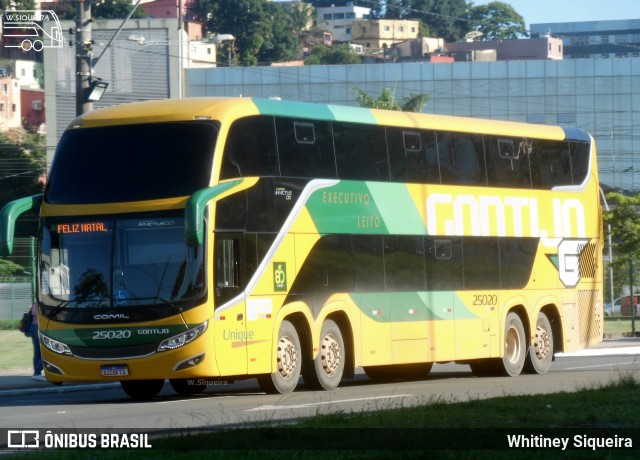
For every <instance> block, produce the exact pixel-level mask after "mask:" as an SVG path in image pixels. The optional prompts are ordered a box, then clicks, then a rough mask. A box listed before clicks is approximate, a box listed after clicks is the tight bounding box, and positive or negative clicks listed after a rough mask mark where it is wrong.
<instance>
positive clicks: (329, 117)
mask: <svg viewBox="0 0 640 460" xmlns="http://www.w3.org/2000/svg"><path fill="white" fill-rule="evenodd" d="M250 115H274V116H285V117H292V118H300V119H314V120H325V121H342V122H353V123H367V124H377V125H385V126H398V127H405V128H413V129H435V130H446V131H457V132H467V133H484V134H492V135H504V136H516V137H526V138H541V139H550V140H576V141H585V142H586V141H589V140H590V136H589V135H588V134H587V133H586V132H585V131H582V130H580V129H578V128H562V127H559V126H549V125H541V124H530V123H520V122H511V121H501V120H489V119H481V118H469V117H457V116H450V115H433V114H425V113H414V112H399V111H392V110H380V109H367V108H361V107H350V106H342V105H332V104H319V103H313V102H298V101H283V100H278V99H261V98H248V97H240V98H187V99H166V100H154V101H143V102H133V103H129V104H122V105H116V106H112V107H107V108H103V109H98V110H94V111H92V112H89V113H87V114H85V115H82V116H81V117H79V118H77V119H75V120H74V121H73V122H71V124H70V125H69V127H68V129H73V128H81V127H82V128H88V127H98V126H108V125H116V124H136V123H150V122H166V121H183V120H194V119H196V120H197V119H214V120H219V121H220V122H222V123H228V122H231V121H233V120H234V119H236V118H240V117H245V116H250Z"/></svg>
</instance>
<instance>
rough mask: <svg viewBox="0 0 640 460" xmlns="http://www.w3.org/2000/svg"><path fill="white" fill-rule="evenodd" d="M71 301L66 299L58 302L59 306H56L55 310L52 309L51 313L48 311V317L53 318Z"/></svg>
mask: <svg viewBox="0 0 640 460" xmlns="http://www.w3.org/2000/svg"><path fill="white" fill-rule="evenodd" d="M69 303H70V301H69V300H65V301H63V302H60V303H59V304H58V306H56V307H54V309H53V310H51V311H50V312H49V313H47V315H46V316H47V318H49V319H53V317H54V316H56V315H57V314H58V313H60V312H61V311H62V309H63V308H64V307H66V306H67V305H69Z"/></svg>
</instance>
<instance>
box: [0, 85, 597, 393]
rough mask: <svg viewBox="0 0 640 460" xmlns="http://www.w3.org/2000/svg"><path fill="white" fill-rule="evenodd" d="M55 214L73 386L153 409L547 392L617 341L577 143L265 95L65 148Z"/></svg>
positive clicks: (49, 245) (556, 130)
mask: <svg viewBox="0 0 640 460" xmlns="http://www.w3.org/2000/svg"><path fill="white" fill-rule="evenodd" d="M30 209H34V210H38V209H39V213H40V230H39V239H38V241H39V255H38V262H37V264H38V273H37V301H38V307H39V313H40V319H39V327H40V341H41V347H42V356H43V360H44V367H45V373H46V377H47V379H48V380H49V381H51V382H69V381H99V380H102V381H110V380H114V381H120V382H121V384H122V387H123V389H124V391H125V392H126V393H127V394H128V395H129V396H131V397H133V398H140V399H144V398H151V397H154V396H156V395H157V394H158V393H159V391H160V390H161V388H162V387H163V384H164V382H165V380H166V379H168V380H169V382H170V384H171V386H172V387H173V389H174V390H175V391H177V392H178V393H180V394H192V393H198V392H202V391H204V390H205V389H206V388H207V384H208V383H210V382H212V381H216V379H218V380H219V379H220V378H223V377H224V379H225V380H227V381H229V380H235V379H240V378H249V377H257V379H258V382H259V383H260V385H261V387H262V388H263V389H264V390H265V391H267V392H276V393H277V392H279V393H283V392H288V391H292V390H294V389H295V388H296V386H297V385H298V383H299V380H300V377H302V378H303V380H304V384H305V385H306V386H307V387H310V388H314V389H333V388H336V387H337V386H338V384H339V383H340V381H341V380H342V379H343V378H349V377H352V376H353V375H354V372H355V369H357V368H363V369H364V372H365V373H366V374H367V375H368V376H369V377H370V378H374V379H376V378H383V379H421V378H426V376H427V375H428V373H429V372H430V370H431V367H432V364H433V363H437V362H458V363H464V364H468V365H470V366H471V370H472V371H473V372H474V373H475V374H476V375H497V374H503V375H509V376H516V375H518V374H521V373H522V372H527V373H541V374H542V373H545V372H547V371H548V369H549V367H550V364H551V362H552V360H553V357H554V353H556V352H560V351H563V352H569V351H574V350H577V349H580V348H582V347H586V346H589V345H593V344H596V343H598V342H600V341H601V340H602V336H603V302H602V297H603V294H602V256H601V253H602V247H603V237H602V224H601V208H600V203H599V186H598V173H597V167H596V156H595V145H594V142H593V139H592V138H591V136H590V135H588V134H587V133H585V132H583V131H581V130H578V129H574V128H561V127H553V126H543V125H530V124H525V123H513V122H504V121H495V120H479V119H471V118H461V117H451V116H437V115H427V114H416V113H402V112H392V111H383V110H370V109H364V108H354V107H342V106H335V105H322V104H314V103H302V102H292V101H280V100H271V99H256V98H222V99H212V98H210V99H207V98H201V99H200V98H194V99H186V100H168V101H147V102H140V103H132V104H125V105H121V106H116V107H110V108H105V109H100V110H95V111H93V112H90V113H88V114H85V115H83V116H81V117H80V118H78V119H76V120H75V121H73V122H72V123H71V125H70V126H69V127H68V128H67V129H66V131H65V132H64V134H63V135H62V138H61V140H60V142H59V145H58V147H57V151H56V153H55V157H54V159H53V164H52V167H51V171H50V176H49V180H48V183H47V187H46V189H45V191H44V194H43V196H35V197H28V198H25V199H22V200H18V201H16V202H13V203H10V204H9V205H7V206H6V207H5V208H4V210H3V213H2V226H1V228H0V233H1V234H0V239H1V242H2V249H3V251H4V252H5V253H8V252H10V250H11V247H12V240H13V231H14V230H13V228H14V227H13V225H14V222H15V219H16V218H17V216H19V215H20V214H21V213H22V212H25V211H27V210H30Z"/></svg>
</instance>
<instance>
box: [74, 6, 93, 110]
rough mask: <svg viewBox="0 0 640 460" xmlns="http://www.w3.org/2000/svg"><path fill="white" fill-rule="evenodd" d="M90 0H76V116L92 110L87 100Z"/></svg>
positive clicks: (89, 56) (89, 76)
mask: <svg viewBox="0 0 640 460" xmlns="http://www.w3.org/2000/svg"><path fill="white" fill-rule="evenodd" d="M92 22H93V19H92V18H91V0H76V116H80V115H82V114H83V113H87V112H90V111H92V110H93V102H90V101H87V95H88V94H89V88H90V87H91V59H92V58H93V53H92V52H91V49H92V44H93V41H92V40H91V23H92Z"/></svg>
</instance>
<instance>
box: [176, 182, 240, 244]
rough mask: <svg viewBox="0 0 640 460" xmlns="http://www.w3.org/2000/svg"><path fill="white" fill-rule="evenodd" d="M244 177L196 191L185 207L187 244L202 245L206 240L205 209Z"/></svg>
mask: <svg viewBox="0 0 640 460" xmlns="http://www.w3.org/2000/svg"><path fill="white" fill-rule="evenodd" d="M240 182H242V179H238V180H234V181H230V182H225V183H222V184H218V185H215V186H213V187H208V188H203V189H200V190H198V191H197V192H195V193H194V194H193V195H191V196H190V197H189V199H188V200H187V204H186V206H185V209H184V239H185V241H186V243H187V246H200V245H201V244H202V243H203V241H204V210H205V209H206V207H207V205H208V204H209V202H210V201H211V200H213V199H214V198H216V197H217V196H219V195H221V194H223V193H224V192H226V191H227V190H229V189H230V188H233V187H235V186H236V185H238V184H239V183H240Z"/></svg>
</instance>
